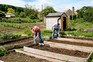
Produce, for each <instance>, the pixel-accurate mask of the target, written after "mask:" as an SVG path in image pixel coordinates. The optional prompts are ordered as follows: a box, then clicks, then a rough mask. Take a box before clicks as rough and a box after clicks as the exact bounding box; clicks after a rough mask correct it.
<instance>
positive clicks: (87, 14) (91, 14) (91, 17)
mask: <svg viewBox="0 0 93 62" xmlns="http://www.w3.org/2000/svg"><path fill="white" fill-rule="evenodd" d="M77 12H78V17H79V18H84V20H85V21H93V7H90V6H84V7H82V8H81V9H79V10H77Z"/></svg>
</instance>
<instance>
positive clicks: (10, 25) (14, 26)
mask: <svg viewBox="0 0 93 62" xmlns="http://www.w3.org/2000/svg"><path fill="white" fill-rule="evenodd" d="M0 25H2V26H4V27H13V28H18V29H25V28H28V26H26V25H23V24H16V23H5V22H2V23H0Z"/></svg>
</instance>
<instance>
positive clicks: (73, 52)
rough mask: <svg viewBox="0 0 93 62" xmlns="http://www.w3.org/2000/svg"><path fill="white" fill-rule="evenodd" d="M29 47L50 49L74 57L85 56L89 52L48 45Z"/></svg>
mask: <svg viewBox="0 0 93 62" xmlns="http://www.w3.org/2000/svg"><path fill="white" fill-rule="evenodd" d="M29 47H31V48H35V49H40V50H45V51H50V52H54V53H59V54H65V55H70V56H75V57H82V58H87V57H88V55H89V53H87V52H81V51H78V50H68V49H62V48H53V47H50V46H48V45H44V46H39V45H37V46H29Z"/></svg>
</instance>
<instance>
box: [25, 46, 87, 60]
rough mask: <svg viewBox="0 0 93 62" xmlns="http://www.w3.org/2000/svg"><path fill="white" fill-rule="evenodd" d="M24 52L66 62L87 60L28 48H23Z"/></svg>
mask: <svg viewBox="0 0 93 62" xmlns="http://www.w3.org/2000/svg"><path fill="white" fill-rule="evenodd" d="M24 51H25V52H28V53H31V54H36V55H40V56H43V57H48V58H54V59H57V60H60V61H65V62H66V61H68V62H85V61H86V60H87V57H88V56H86V58H82V57H75V56H69V55H65V54H60V53H54V52H50V51H46V50H41V49H35V48H29V47H24Z"/></svg>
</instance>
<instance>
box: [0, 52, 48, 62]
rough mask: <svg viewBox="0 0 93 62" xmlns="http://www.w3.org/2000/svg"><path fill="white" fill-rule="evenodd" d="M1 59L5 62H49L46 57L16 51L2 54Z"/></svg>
mask: <svg viewBox="0 0 93 62" xmlns="http://www.w3.org/2000/svg"><path fill="white" fill-rule="evenodd" d="M0 60H2V61H4V62H49V61H47V60H44V59H39V58H35V57H33V56H27V55H24V54H20V53H16V52H11V53H9V54H7V55H5V56H2V57H0Z"/></svg>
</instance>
